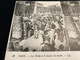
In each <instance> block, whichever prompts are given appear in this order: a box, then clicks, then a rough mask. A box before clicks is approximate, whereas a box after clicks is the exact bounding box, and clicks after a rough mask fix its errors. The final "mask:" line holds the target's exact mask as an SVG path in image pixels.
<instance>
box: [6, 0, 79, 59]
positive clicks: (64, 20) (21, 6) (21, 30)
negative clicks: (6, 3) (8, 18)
mask: <svg viewBox="0 0 80 60" xmlns="http://www.w3.org/2000/svg"><path fill="white" fill-rule="evenodd" d="M79 55H80V1H16V3H15V8H14V13H13V18H12V24H11V29H10V34H9V39H8V43H7V49H6V54H5V60H80V57H79Z"/></svg>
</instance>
